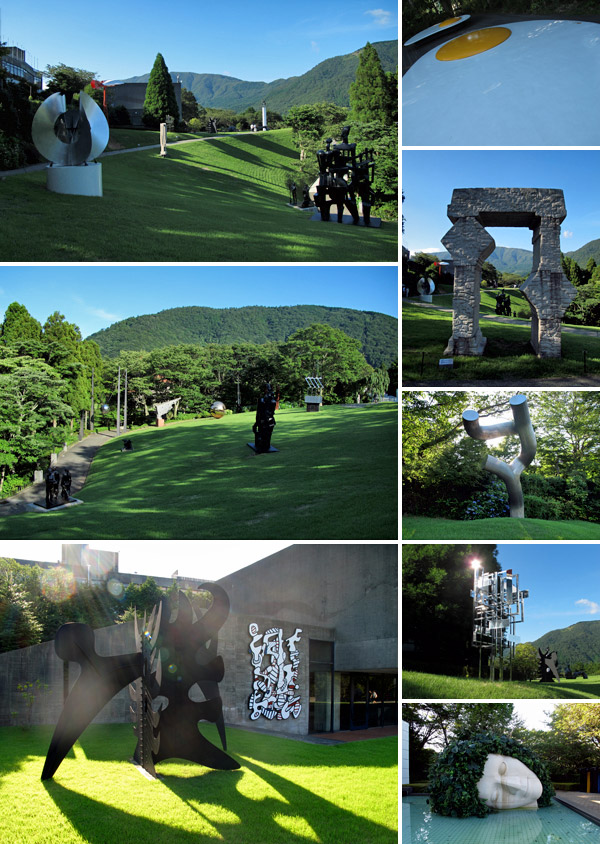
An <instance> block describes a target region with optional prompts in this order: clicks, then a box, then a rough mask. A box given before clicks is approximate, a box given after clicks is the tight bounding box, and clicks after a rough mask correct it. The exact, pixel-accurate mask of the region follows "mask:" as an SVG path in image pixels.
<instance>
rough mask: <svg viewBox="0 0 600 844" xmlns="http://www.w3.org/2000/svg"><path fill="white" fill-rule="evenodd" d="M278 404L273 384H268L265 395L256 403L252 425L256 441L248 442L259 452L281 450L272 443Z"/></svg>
mask: <svg viewBox="0 0 600 844" xmlns="http://www.w3.org/2000/svg"><path fill="white" fill-rule="evenodd" d="M276 406H277V400H276V399H275V395H274V394H273V390H272V389H271V385H270V384H266V385H265V392H264V395H262V396H261V397H260V398H259V400H258V403H257V405H256V421H255V423H254V425H253V426H252V433H253V434H254V442H253V443H248V445H249V446H250V448H251V449H252V450H253V451H255V452H256V453H257V454H267V453H268V452H275V451H278V450H279V449H277V448H274V447H273V446H272V445H271V436H272V435H273V428H274V427H275V425H276V424H277V423H276V422H275V408H276Z"/></svg>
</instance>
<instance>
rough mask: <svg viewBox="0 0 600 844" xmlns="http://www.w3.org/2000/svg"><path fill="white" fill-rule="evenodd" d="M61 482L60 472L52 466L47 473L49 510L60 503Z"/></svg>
mask: <svg viewBox="0 0 600 844" xmlns="http://www.w3.org/2000/svg"><path fill="white" fill-rule="evenodd" d="M59 484H60V474H59V472H58V470H57V469H55V468H54V467H52V466H51V467H50V468H49V469H48V472H47V473H46V507H47V509H48V510H49V509H50V508H51V507H56V505H57V504H58V488H59Z"/></svg>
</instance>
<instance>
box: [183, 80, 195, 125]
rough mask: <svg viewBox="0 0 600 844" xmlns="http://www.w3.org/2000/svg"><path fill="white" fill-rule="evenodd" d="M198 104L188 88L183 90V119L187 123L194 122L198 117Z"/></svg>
mask: <svg viewBox="0 0 600 844" xmlns="http://www.w3.org/2000/svg"><path fill="white" fill-rule="evenodd" d="M198 116H199V115H198V103H197V102H196V97H195V96H194V95H193V94H192V92H191V91H188V89H187V88H182V89H181V118H182V120H185V122H186V123H187V122H189V121H190V120H193V119H194V117H198Z"/></svg>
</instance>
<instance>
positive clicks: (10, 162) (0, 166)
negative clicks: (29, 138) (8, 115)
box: [0, 130, 27, 170]
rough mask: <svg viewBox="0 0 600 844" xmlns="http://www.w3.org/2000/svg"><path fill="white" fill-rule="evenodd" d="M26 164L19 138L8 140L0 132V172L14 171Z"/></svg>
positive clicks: (6, 136)
mask: <svg viewBox="0 0 600 844" xmlns="http://www.w3.org/2000/svg"><path fill="white" fill-rule="evenodd" d="M26 163H27V162H26V156H25V148H24V145H23V142H22V141H21V140H20V139H19V138H10V137H9V136H8V135H7V134H6V133H5V132H2V131H1V130H0V170H16V169H17V167H24V166H25V164H26Z"/></svg>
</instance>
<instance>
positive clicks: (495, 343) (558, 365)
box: [402, 300, 600, 385]
mask: <svg viewBox="0 0 600 844" xmlns="http://www.w3.org/2000/svg"><path fill="white" fill-rule="evenodd" d="M586 329H587V326H586ZM481 331H482V333H483V336H484V337H487V345H486V348H485V354H484V355H482V356H481V357H464V356H457V357H455V358H454V367H453V371H451V372H443V373H442V374H440V370H439V359H440V358H441V357H443V356H444V349H445V347H446V344H447V342H448V339H449V337H450V335H451V334H452V314H450V313H444V312H442V311H437V310H433V309H430V308H422V307H420V306H418V305H415V304H413V303H411V302H409V303H408V304H407V303H406V300H404V301H403V308H402V345H403V352H402V378H403V384H405V385H406V384H409V383H411V382H414V383H418V384H426V383H427V382H428V381H436V380H439V379H441V378H444V379H448V380H450V381H456V383H457V384H460V383H464V382H465V381H467V382H468V381H473V380H482V381H497V380H511V379H512V380H514V383H515V384H519V383H520V382H521V381H522V380H524V379H537V378H555V379H558V380H559V381H560V379H561V378H565V377H582V376H584V364H583V352H584V350H585V351H586V353H587V373H588V374H591V375H596V376H597V375H600V336H599V337H598V338H596V337H587V336H585V335H584V336H581V335H576V334H568V333H565V332H563V335H562V358H560V359H555V358H553V359H547V358H546V359H540V358H537V357H536V356H535V355H534V354H533V351H532V350H531V346H530V344H529V340H530V337H531V324H530V322H529V321H528V320H523V321H522V324H520V325H512V324H510V323H501V322H494V321H491V320H490V321H488V320H484V321H482V323H481ZM423 353H425V358H424V365H423V374H422V375H421V362H422V356H423Z"/></svg>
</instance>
